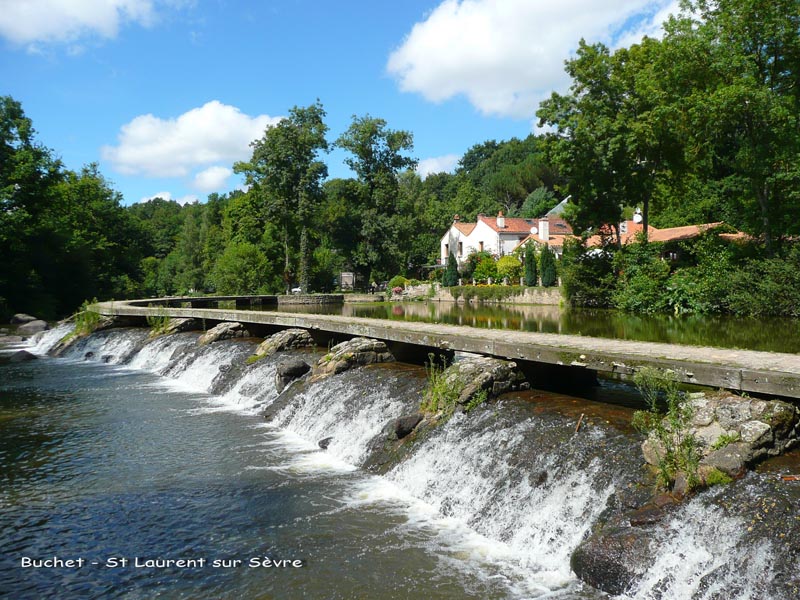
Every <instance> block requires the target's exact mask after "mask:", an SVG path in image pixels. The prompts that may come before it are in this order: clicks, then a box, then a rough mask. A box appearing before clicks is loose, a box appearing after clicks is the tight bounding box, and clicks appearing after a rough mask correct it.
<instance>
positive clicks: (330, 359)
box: [314, 338, 394, 378]
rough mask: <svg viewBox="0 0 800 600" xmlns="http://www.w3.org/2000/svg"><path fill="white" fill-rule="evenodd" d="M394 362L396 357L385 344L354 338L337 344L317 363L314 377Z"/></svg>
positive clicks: (368, 339)
mask: <svg viewBox="0 0 800 600" xmlns="http://www.w3.org/2000/svg"><path fill="white" fill-rule="evenodd" d="M393 360H394V356H392V353H391V352H389V349H388V348H387V347H386V344H385V343H384V342H382V341H380V340H373V339H370V338H353V339H352V340H348V341H346V342H342V343H341V344H336V345H335V346H334V347H333V348H331V351H330V352H328V354H326V355H325V356H323V357H322V358H321V359H320V360H319V362H318V363H317V365H316V367H315V369H314V377H316V378H319V377H325V376H328V375H333V374H336V373H343V372H344V371H347V370H348V369H352V368H353V367H355V366H359V365H371V364H373V363H383V362H391V361H393Z"/></svg>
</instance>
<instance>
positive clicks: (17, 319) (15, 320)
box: [9, 313, 39, 325]
mask: <svg viewBox="0 0 800 600" xmlns="http://www.w3.org/2000/svg"><path fill="white" fill-rule="evenodd" d="M38 320H39V319H37V318H36V317H32V316H31V315H26V314H25V313H17V314H15V315H14V316H13V317H11V319H10V320H9V323H11V324H12V325H16V324H19V323H30V322H31V321H38Z"/></svg>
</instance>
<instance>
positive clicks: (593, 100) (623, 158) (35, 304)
mask: <svg viewBox="0 0 800 600" xmlns="http://www.w3.org/2000/svg"><path fill="white" fill-rule="evenodd" d="M799 31H800V8H798V4H797V2H796V1H795V0H775V1H773V2H769V3H765V2H763V1H760V0H714V1H707V0H695V1H686V2H684V3H683V12H682V14H681V15H679V16H678V17H673V18H671V19H670V20H669V21H668V22H667V23H666V24H665V33H664V36H663V38H662V39H660V40H656V39H649V38H645V39H643V40H642V41H641V43H639V44H635V45H632V46H630V47H627V48H620V49H617V50H614V51H612V50H610V49H609V48H607V47H605V46H604V45H602V44H587V43H585V42H581V43H580V45H579V48H578V51H577V53H576V55H575V57H574V58H572V59H570V60H568V61H567V62H566V70H567V72H568V74H569V75H570V77H571V81H572V84H571V87H570V89H569V91H568V92H567V93H564V94H557V93H554V94H553V95H552V97H551V98H549V99H548V100H546V101H544V102H543V103H542V104H541V106H540V107H539V110H538V112H537V116H538V118H539V126H540V133H536V134H533V133H532V134H531V135H529V136H528V137H526V138H525V139H511V140H506V141H496V140H488V141H485V142H483V143H479V144H476V145H475V146H473V147H472V148H469V149H467V150H466V151H465V153H464V154H463V156H462V157H461V159H460V160H459V162H458V166H457V168H456V169H455V172H453V173H438V174H431V175H428V176H427V177H425V178H424V179H422V178H421V177H420V176H419V175H418V174H417V173H416V172H415V170H414V167H415V166H416V162H417V161H416V159H415V158H414V155H413V134H412V133H411V132H409V131H403V130H395V129H391V128H390V126H389V124H388V123H387V122H386V121H385V120H383V119H381V118H377V117H373V116H370V115H364V116H356V117H354V118H353V120H352V123H351V125H350V127H349V128H348V129H347V130H346V131H345V132H344V133H342V134H341V135H339V137H338V138H336V139H335V140H331V139H330V138H329V131H328V127H327V125H326V123H325V117H326V113H325V110H324V107H323V105H322V104H321V103H320V102H317V103H315V104H312V105H310V106H307V107H295V108H293V109H291V110H290V112H289V116H288V117H286V118H285V119H283V120H282V121H281V122H279V123H278V124H277V125H275V126H273V127H269V128H267V129H266V130H265V132H264V134H263V137H262V138H260V139H258V140H254V141H253V143H252V144H251V148H252V156H251V158H250V159H249V160H247V161H243V162H240V163H237V164H236V165H234V170H235V171H236V172H238V173H240V174H242V176H243V178H244V180H245V182H246V186H245V189H246V191H240V190H237V191H233V192H230V193H227V194H211V195H210V196H209V197H208V198H207V200H206V201H205V202H202V203H195V204H189V205H185V206H181V205H179V204H177V203H176V202H174V201H168V200H163V199H158V198H156V199H154V200H151V201H148V202H144V203H137V204H133V205H130V206H124V205H123V202H122V200H123V199H122V198H121V196H120V194H119V193H118V192H116V191H115V190H114V189H113V186H112V185H111V184H110V183H109V182H108V181H107V180H106V179H105V178H104V177H103V175H102V174H101V173H100V172H99V170H98V166H97V165H95V164H92V165H88V166H86V167H84V168H83V169H81V171H80V172H73V171H71V170H69V169H66V168H65V167H64V165H63V164H61V162H60V161H59V159H58V158H57V157H56V155H55V153H54V151H53V150H51V149H48V148H46V147H44V146H42V145H41V144H40V143H39V142H38V141H37V140H36V133H35V130H34V129H33V124H32V123H31V121H30V119H28V118H27V117H26V116H25V113H24V110H23V107H22V106H21V105H20V103H19V102H17V101H15V100H14V99H13V98H11V97H2V98H0V252H1V253H2V256H3V258H4V260H3V261H2V263H1V264H0V312H2V313H3V315H4V316H5V315H7V314H9V313H10V312H13V311H19V310H25V311H27V312H31V313H34V314H37V315H41V316H45V317H55V316H60V315H64V314H67V313H69V312H71V311H72V310H74V309H75V308H76V307H77V306H79V305H80V303H81V301H83V300H84V299H86V298H91V297H94V296H96V297H98V298H124V297H133V296H140V297H141V296H159V295H168V294H186V293H205V292H217V293H221V294H233V293H256V292H262V293H276V292H281V291H284V290H286V289H287V287H289V286H294V285H299V286H300V287H302V288H303V289H304V290H309V291H330V290H332V289H334V288H335V287H336V285H337V276H338V274H339V273H340V272H342V271H355V272H357V273H359V274H360V275H361V278H362V281H365V282H368V281H373V280H374V281H385V280H388V279H389V278H391V277H392V276H394V275H404V276H408V277H416V278H420V279H421V278H427V277H437V276H438V277H441V273H442V269H433V268H431V267H432V265H434V264H435V263H436V260H437V258H438V240H439V238H440V237H441V236H442V234H443V233H444V231H445V230H446V228H447V227H448V226H449V224H450V223H451V222H452V218H453V215H454V214H459V215H461V217H462V219H464V220H475V218H476V216H477V214H478V213H486V214H496V213H497V211H498V210H503V211H504V212H505V214H507V215H509V216H525V217H537V216H540V215H542V214H544V213H545V212H546V211H547V210H549V209H550V208H552V207H553V206H554V205H555V204H556V203H557V202H558V201H559V200H560V199H561V198H563V197H566V196H567V195H571V201H570V204H569V205H568V210H567V214H566V217H567V219H568V220H569V221H570V222H571V223H572V224H573V227H574V230H575V231H576V233H579V234H580V233H584V234H586V235H588V234H589V233H591V232H593V231H596V230H597V228H598V227H600V226H602V225H604V224H609V225H611V226H612V227H614V226H615V225H616V224H617V223H618V222H619V221H620V220H621V219H623V218H625V217H626V216H630V214H631V213H632V212H633V210H634V208H635V207H639V208H641V209H642V212H643V217H644V224H645V231H646V230H647V226H648V225H653V226H656V227H670V226H677V225H684V224H692V223H708V222H717V221H724V222H725V223H726V224H728V225H729V226H730V227H733V228H736V229H738V230H741V231H744V232H746V233H748V234H750V236H751V242H750V243H749V244H747V245H746V247H744V246H743V245H739V246H736V247H730V245H729V244H728V245H726V244H722V243H720V241H719V239H718V238H717V237H715V236H713V235H711V236H707V237H711V238H713V239H703V240H699V241H697V242H696V243H695V244H694V245H692V246H691V247H687V248H686V253H685V256H686V257H687V259H686V262H684V263H682V264H677V265H665V264H663V261H661V260H659V251H658V248H657V247H656V248H650V247H649V246H648V245H647V244H638V245H636V246H637V248H635V249H634V248H631V247H625V248H620V247H614V245H613V244H612V245H611V247H609V248H608V249H607V252H605V253H603V254H601V255H598V254H597V253H595V254H593V255H591V256H592V257H593V258H591V259H589V258H587V255H586V253H585V252H584V248H583V247H581V245H580V242H578V241H576V242H575V243H573V244H572V247H571V248H570V249H569V251H568V252H567V253H566V255H565V260H564V261H563V264H560V265H559V267H558V268H559V276H560V277H562V279H563V281H564V285H565V289H566V291H567V294H568V296H569V298H570V300H571V301H572V302H573V303H575V304H584V305H594V306H618V307H621V308H626V309H629V310H645V311H647V310H674V311H676V312H685V311H686V312H708V311H727V312H736V313H741V314H752V313H756V314H759V313H764V312H767V313H775V314H795V315H796V314H797V311H798V310H800V309H798V308H797V307H798V306H800V301H797V300H800V299H798V298H795V295H797V293H796V292H791V291H788V292H787V290H789V289H790V288H793V289H795V290H797V289H800V280H798V277H800V275H798V273H800V251H798V249H797V248H795V246H796V244H794V241H795V240H796V239H797V237H798V235H800V119H798V117H799V116H800V113H799V111H798V108H799V106H800V35H798V32H799ZM333 145H336V146H337V147H339V148H342V149H344V150H345V151H346V152H347V155H348V158H347V159H346V163H347V165H348V166H349V167H350V168H351V170H352V173H353V176H352V177H350V178H346V179H344V178H334V179H331V178H328V168H327V163H326V162H325V159H326V154H327V152H328V151H329V150H330V148H331V147H332V146H333ZM616 233H618V232H616ZM643 241H646V240H643ZM652 246H655V244H652ZM734 286H738V287H734ZM759 286H760V288H759V289H761V288H763V290H762V292H760V293H761V294H762V295H761V296H759V293H757V292H758V290H756V289H755V288H757V287H759ZM745 288H746V289H750V290H751V291H753V294H751V296H750V297H749V298H748V297H745V296H744V295H743V294H742V292H741V290H742V289H745ZM667 291H669V293H666V292H667ZM748 293H749V292H748ZM737 294H738V296H737ZM776 297H778V298H781V299H782V300H780V301H779V302H778V304H779V306H775V304H776V302H772V301H771V300H772V299H775V298H776ZM665 298H666V300H665ZM737 298H738V300H737ZM765 301H770V306H771V308H770V309H769V310H764V307H763V304H764V302H765ZM792 306H794V308H792Z"/></svg>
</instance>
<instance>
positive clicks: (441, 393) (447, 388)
mask: <svg viewBox="0 0 800 600" xmlns="http://www.w3.org/2000/svg"><path fill="white" fill-rule="evenodd" d="M446 368H447V362H446V360H445V358H444V357H443V356H442V357H440V360H439V362H437V361H436V355H435V354H433V353H432V352H431V353H430V354H428V362H427V364H426V365H425V372H426V373H427V375H428V383H427V385H426V386H425V391H424V392H423V394H422V405H421V406H420V409H421V410H423V411H425V412H430V413H437V412H439V411H442V412H443V413H445V414H448V415H449V414H452V412H453V411H454V410H455V408H456V404H457V402H458V397H459V395H460V394H461V391H462V390H463V384H451V383H450V382H448V381H447V378H446V377H445V369H446Z"/></svg>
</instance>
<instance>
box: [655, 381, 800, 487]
mask: <svg viewBox="0 0 800 600" xmlns="http://www.w3.org/2000/svg"><path fill="white" fill-rule="evenodd" d="M690 402H691V404H692V409H693V411H694V413H693V415H692V420H691V424H690V427H689V428H688V432H689V434H691V435H693V436H694V438H695V440H696V441H697V450H698V452H699V458H700V467H701V468H704V467H708V469H707V470H710V469H718V470H719V471H722V472H723V473H725V474H727V475H728V476H730V477H741V475H742V474H743V473H744V470H745V469H746V468H747V467H749V466H751V465H753V464H754V463H755V462H756V461H758V460H760V459H762V458H765V457H767V456H778V455H780V454H783V453H784V452H785V451H787V450H790V449H791V448H793V447H794V446H796V445H798V443H800V411H798V409H797V408H796V407H795V406H794V405H792V404H789V403H788V402H783V401H781V400H754V399H752V398H747V397H740V396H733V395H720V396H717V397H716V398H692V399H690ZM665 424H667V422H666V421H665ZM642 454H643V455H644V459H645V461H646V462H647V463H648V464H651V465H655V466H658V464H659V462H660V461H661V458H662V457H663V456H664V455H665V449H664V447H663V446H662V445H661V443H660V442H659V441H658V440H657V439H656V438H655V436H654V435H653V434H651V435H650V436H649V437H648V438H647V440H645V442H644V443H643V444H642ZM701 479H704V478H701Z"/></svg>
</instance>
